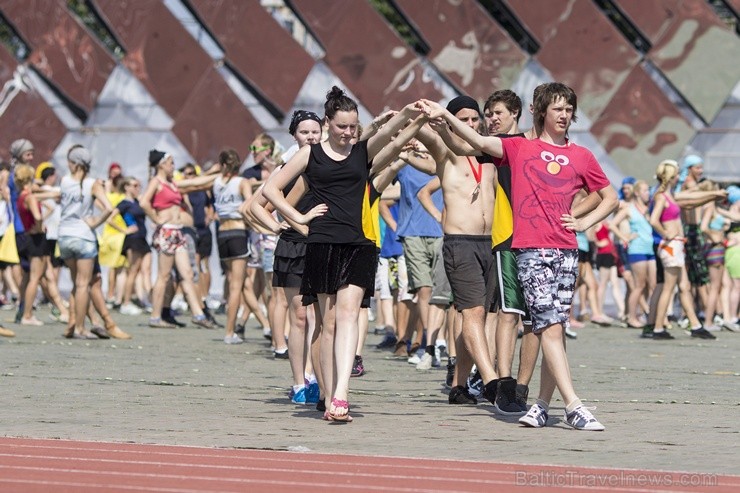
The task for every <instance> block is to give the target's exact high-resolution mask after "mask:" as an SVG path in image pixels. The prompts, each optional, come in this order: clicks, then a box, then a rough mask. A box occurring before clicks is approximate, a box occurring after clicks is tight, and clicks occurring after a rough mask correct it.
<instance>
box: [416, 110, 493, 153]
mask: <svg viewBox="0 0 740 493" xmlns="http://www.w3.org/2000/svg"><path fill="white" fill-rule="evenodd" d="M419 103H420V107H421V108H422V110H423V111H424V112H425V113H426V114H427V115H428V116H429V119H430V120H431V121H430V126H431V127H432V128H434V129H435V130H437V127H439V126H441V125H444V122H447V124H448V125H449V126H450V127H451V128H452V131H453V132H455V134H457V135H459V136H460V137H461V138H462V139H463V140H465V141H467V142H468V143H469V144H470V145H471V146H472V147H473V149H476V150H478V151H481V152H484V153H486V154H490V155H491V156H493V157H499V158H500V157H503V155H504V148H503V145H502V144H501V139H500V138H499V137H494V136H491V135H489V136H484V135H480V134H479V133H478V132H476V131H475V130H473V129H472V128H470V127H468V126H467V125H466V124H465V123H463V122H462V121H460V120H459V119H457V118H456V117H455V115H453V114H452V113H450V112H449V111H447V110H446V109H445V108H443V107H442V106H441V105H440V104H439V103H435V102H434V101H429V100H427V99H422V100H421V101H420V102H419ZM442 120H444V121H442Z"/></svg>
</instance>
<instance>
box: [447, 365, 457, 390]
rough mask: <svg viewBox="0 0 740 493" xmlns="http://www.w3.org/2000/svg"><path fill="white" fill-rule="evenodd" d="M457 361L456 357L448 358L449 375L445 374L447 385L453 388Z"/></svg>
mask: <svg viewBox="0 0 740 493" xmlns="http://www.w3.org/2000/svg"><path fill="white" fill-rule="evenodd" d="M455 361H456V358H453V357H450V359H449V360H447V376H445V387H446V388H448V389H451V388H452V381H453V380H454V379H455Z"/></svg>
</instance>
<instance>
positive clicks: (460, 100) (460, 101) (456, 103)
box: [447, 96, 480, 115]
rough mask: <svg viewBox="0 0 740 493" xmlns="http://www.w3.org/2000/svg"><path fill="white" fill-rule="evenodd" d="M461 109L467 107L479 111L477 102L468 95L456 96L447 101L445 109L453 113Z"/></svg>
mask: <svg viewBox="0 0 740 493" xmlns="http://www.w3.org/2000/svg"><path fill="white" fill-rule="evenodd" d="M462 109H469V110H473V111H475V112H476V113H480V108H479V107H478V102H477V101H476V100H475V99H473V98H471V97H470V96H458V97H456V98H454V99H452V100H451V101H450V102H449V103H447V111H449V112H450V113H452V114H453V115H456V114H457V112H458V111H460V110H462Z"/></svg>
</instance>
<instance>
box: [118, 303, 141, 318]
mask: <svg viewBox="0 0 740 493" xmlns="http://www.w3.org/2000/svg"><path fill="white" fill-rule="evenodd" d="M118 311H119V312H120V313H121V315H132V316H136V315H141V313H142V310H141V308H139V307H138V306H136V305H134V304H133V303H124V304H123V305H121V308H119V309H118Z"/></svg>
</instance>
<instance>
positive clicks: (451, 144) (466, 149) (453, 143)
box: [434, 125, 483, 156]
mask: <svg viewBox="0 0 740 493" xmlns="http://www.w3.org/2000/svg"><path fill="white" fill-rule="evenodd" d="M434 129H435V130H436V131H437V134H439V136H440V138H441V139H442V142H444V143H445V145H446V146H447V148H448V149H449V150H451V151H452V152H453V153H454V154H456V155H457V156H480V155H482V154H483V153H482V152H481V151H479V150H476V149H473V146H471V145H470V144H468V143H467V142H466V141H465V140H463V139H461V138H460V137H459V136H457V135H456V134H454V133H453V132H452V131H451V130H450V127H449V125H437V126H435V127H434Z"/></svg>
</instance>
